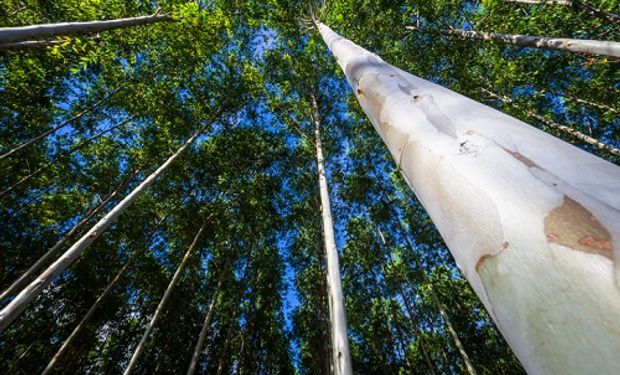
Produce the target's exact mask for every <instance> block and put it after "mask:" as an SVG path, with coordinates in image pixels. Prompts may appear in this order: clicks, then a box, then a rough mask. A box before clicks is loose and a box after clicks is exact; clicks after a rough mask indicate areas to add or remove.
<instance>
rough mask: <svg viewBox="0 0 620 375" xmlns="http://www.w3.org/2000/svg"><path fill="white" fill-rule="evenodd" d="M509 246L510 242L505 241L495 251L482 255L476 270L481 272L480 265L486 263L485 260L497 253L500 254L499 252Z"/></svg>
mask: <svg viewBox="0 0 620 375" xmlns="http://www.w3.org/2000/svg"><path fill="white" fill-rule="evenodd" d="M507 248H508V242H507V241H504V242H503V243H502V244H501V245H500V247H499V250H498V251H496V252H494V253H489V254H484V255H483V256H481V257H480V259H478V262H476V272H478V273H480V267H482V265H483V264H484V262H485V261H486V260H487V259H489V258H492V257H494V256H496V255H498V254H499V253H501V252H502V251H504V250H506V249H507Z"/></svg>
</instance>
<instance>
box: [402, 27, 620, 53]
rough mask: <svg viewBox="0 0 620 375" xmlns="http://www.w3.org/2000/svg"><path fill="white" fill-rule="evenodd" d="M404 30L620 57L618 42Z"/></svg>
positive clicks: (420, 29)
mask: <svg viewBox="0 0 620 375" xmlns="http://www.w3.org/2000/svg"><path fill="white" fill-rule="evenodd" d="M406 28H407V29H408V30H418V31H420V32H424V33H429V34H434V33H438V34H441V35H445V36H451V37H458V38H464V39H472V40H482V41H491V42H495V43H500V44H509V45H515V46H521V47H530V48H540V49H546V50H552V51H562V52H572V53H583V54H586V55H598V56H609V57H620V42H611V41H601V40H588V39H570V38H547V37H543V36H529V35H519V34H500V33H488V32H483V31H473V30H461V29H450V30H440V31H431V30H427V29H423V28H418V27H416V26H407V27H406Z"/></svg>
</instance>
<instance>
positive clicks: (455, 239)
mask: <svg viewBox="0 0 620 375" xmlns="http://www.w3.org/2000/svg"><path fill="white" fill-rule="evenodd" d="M317 28H318V29H319V31H320V32H321V35H322V36H323V38H324V39H325V43H326V44H327V45H328V46H329V48H330V50H331V51H332V52H333V53H334V55H335V56H337V57H338V63H339V65H340V66H341V68H342V69H343V71H344V72H345V74H346V76H347V80H348V82H349V85H350V86H351V87H352V88H353V90H354V91H355V93H356V96H357V98H358V100H359V102H360V104H361V105H362V108H363V109H364V110H365V112H366V114H367V115H368V116H369V118H370V119H371V121H372V123H373V125H374V126H375V128H376V129H377V131H378V132H379V134H380V135H381V136H382V138H383V139H384V141H385V142H386V144H387V145H388V148H389V149H390V151H391V152H392V155H393V157H394V158H395V160H396V161H397V162H398V165H399V167H400V168H401V169H402V170H403V172H404V175H405V176H406V178H407V181H408V183H409V184H410V186H411V187H412V189H413V190H414V191H415V192H416V194H417V196H418V197H419V198H420V200H421V201H422V202H423V204H424V205H425V207H426V208H427V210H428V211H429V214H430V216H431V218H433V220H434V222H435V224H436V225H437V227H438V229H439V231H440V232H441V233H442V235H443V237H444V238H445V240H446V243H447V244H448V247H449V248H450V249H451V251H452V253H453V255H454V257H455V259H456V260H457V262H459V264H460V265H461V267H462V269H463V271H464V273H465V275H466V277H468V279H469V281H470V283H471V284H472V286H473V287H474V290H476V293H477V294H478V296H479V297H480V298H481V300H482V301H483V303H484V304H485V306H486V307H487V310H488V311H489V312H490V314H491V315H492V316H493V318H494V319H495V320H496V322H497V323H498V324H499V326H500V327H501V328H502V330H503V333H504V334H505V335H506V337H507V340H508V342H509V343H510V344H511V346H512V347H513V349H514V350H515V352H516V354H517V356H518V357H519V358H520V360H521V361H522V363H523V364H524V366H525V368H526V369H527V370H530V371H534V372H535V371H541V369H543V368H547V369H548V368H553V369H556V370H557V371H563V370H565V371H569V368H570V369H571V370H570V371H574V370H575V369H577V368H579V369H581V371H586V372H587V371H589V370H590V371H596V370H600V371H611V370H612V369H614V368H616V366H617V364H615V363H614V361H613V359H612V358H613V354H612V353H613V352H614V351H616V350H617V349H618V347H620V341H618V340H616V339H615V338H614V337H613V335H610V333H609V331H608V330H607V329H606V328H604V327H606V326H608V325H609V324H613V323H612V322H611V321H610V320H609V315H608V314H612V315H613V314H620V306H619V305H617V304H616V302H614V301H616V300H617V299H615V298H610V296H611V295H615V294H616V293H617V289H616V286H615V281H614V267H613V261H612V257H613V255H612V254H613V251H614V250H613V245H612V233H616V232H617V231H619V230H620V228H619V227H618V226H617V225H616V223H617V222H619V220H618V213H617V206H618V202H615V198H614V194H613V193H612V190H610V189H613V188H612V187H611V186H617V185H618V183H620V170H618V168H617V167H615V166H613V165H612V164H610V163H608V162H605V161H603V160H601V159H598V158H596V157H593V156H591V155H589V154H587V153H585V152H583V151H581V150H578V149H576V148H574V147H571V146H569V145H567V144H565V143H563V142H561V141H560V140H557V139H555V138H553V137H551V136H548V135H546V134H544V133H542V132H539V131H536V130H533V129H531V128H528V127H527V126H526V125H525V124H523V123H521V122H519V121H517V120H514V119H512V118H510V117H508V116H504V115H500V114H498V113H497V112H495V111H493V110H491V109H489V108H488V107H485V106H483V105H480V104H478V103H476V102H474V101H471V100H469V99H467V98H465V97H462V96H460V95H458V94H456V93H454V92H451V91H449V90H446V89H444V88H441V87H439V86H437V85H434V84H432V83H430V82H428V81H425V80H422V79H420V78H418V77H415V76H413V75H411V74H408V73H406V72H404V71H401V70H399V69H397V68H395V67H393V66H391V65H389V64H387V63H385V62H383V61H382V60H381V59H380V58H379V57H377V56H376V55H374V54H371V53H370V52H368V51H366V50H364V49H362V48H361V47H359V46H357V45H355V44H353V43H352V42H350V41H348V40H346V39H344V38H342V37H340V36H339V35H337V34H336V33H334V32H333V31H332V30H331V29H329V28H328V27H327V26H325V25H323V24H321V23H317ZM454 111H456V112H454ZM464 111H465V112H464ZM457 112H458V113H459V115H458V116H455V113H457ZM463 113H466V114H468V115H465V116H464V115H463ZM468 116H471V119H472V121H473V120H474V119H475V121H474V122H472V121H469V120H468V118H470V117H468ZM412 119H418V121H417V122H415V124H419V125H416V126H414V127H412V126H411V121H412ZM485 121H486V122H485ZM493 122H501V123H502V125H503V126H502V127H501V129H500V128H498V127H490V126H488V125H485V124H486V123H488V124H492V123H493ZM558 154H561V155H563V158H562V159H558V158H557V155H558ZM463 158H465V159H463ZM488 158H491V159H489V160H488V162H490V163H492V164H493V165H494V166H495V168H494V169H493V170H489V169H488V168H485V167H484V165H486V164H485V163H486V160H487V159H488ZM498 160H501V162H499V161H498ZM563 160H570V164H571V166H570V167H569V166H568V165H563ZM457 165H458V168H457V167H456V166H457ZM575 166H578V167H577V168H576V167H575ZM455 168H456V169H455ZM498 168H500V169H498ZM575 169H582V170H584V171H585V170H588V172H589V173H595V174H596V175H597V176H598V177H597V180H598V181H601V183H599V184H597V185H595V186H592V184H590V183H584V182H583V180H582V178H581V174H579V173H577V174H575V173H572V172H570V171H574V170H575ZM456 170H458V171H459V172H458V173H456V172H454V171H456ZM507 180H510V181H513V183H511V184H510V185H507V184H506V183H505V181H507ZM439 181H441V184H439ZM517 181H520V183H516V182H517ZM524 181H530V182H531V183H534V184H536V185H537V186H540V188H539V189H540V190H539V191H538V192H533V191H532V190H531V188H529V187H527V186H529V185H528V184H524V183H523V182H524ZM602 181H604V182H602ZM586 185H587V187H586ZM500 186H501V188H500ZM593 190H595V191H596V198H595V197H594V196H593V195H592V193H593ZM463 196H467V197H469V198H468V200H467V201H464V200H463V199H461V198H462V197H463ZM455 197H460V198H459V199H456V198H455ZM474 202H475V203H474ZM470 205H471V206H470ZM482 212H485V213H484V214H482ZM510 213H512V215H515V216H514V218H515V219H519V220H520V219H521V218H522V217H523V215H524V213H527V215H528V216H530V215H531V219H529V220H530V221H531V220H536V222H537V223H538V224H536V225H529V226H528V227H527V228H524V227H523V226H520V225H518V224H517V223H518V222H519V220H516V221H514V220H511V219H509V218H510V215H511V214H510ZM472 215H475V217H476V218H478V219H476V220H474V219H473V216H472ZM500 217H501V218H502V219H501V220H500ZM483 218H484V219H483ZM463 226H466V227H467V228H469V229H468V230H463V229H462V228H463ZM474 233H475V234H474ZM543 250H544V251H543ZM550 254H554V256H555V257H561V258H562V260H563V261H562V262H561V263H559V264H558V263H557V261H556V260H554V258H553V257H552V256H551V255H550ZM585 262H587V264H588V266H585V265H584V263H585ZM545 269H546V270H547V271H546V272H544V273H543V271H542V270H545ZM594 269H596V272H595V271H593V270H594ZM502 270H510V272H506V271H502ZM517 270H519V271H517ZM549 270H553V272H550V271H549ZM602 270H604V271H603V272H602ZM575 273H577V274H579V275H583V276H580V277H579V280H578V281H577V280H575V278H574V276H573V275H574V274H575ZM522 274H523V275H528V276H527V277H523V275H522ZM569 275H571V276H570V278H569ZM541 277H542V279H544V281H543V280H541V279H540V278H541ZM567 278H568V279H570V280H572V281H573V282H572V283H571V284H569V285H570V288H568V289H567V285H566V281H567V280H568V279H567ZM543 284H544V286H541V285H543ZM514 295H518V296H520V297H521V298H520V299H519V300H518V301H517V299H516V298H514V297H513V296H514ZM551 296H555V298H560V299H561V300H562V301H564V303H565V304H564V305H561V306H558V305H556V304H555V303H554V302H553V301H554V299H552V298H551V299H550V297H551ZM584 301H592V302H593V303H594V304H595V305H596V306H599V307H600V306H602V305H604V306H606V309H605V310H606V311H607V313H606V314H605V315H601V313H600V310H599V309H598V308H596V309H589V308H585V307H584V306H585V305H584ZM594 301H596V302H594ZM564 306H567V307H566V308H565V307H564ZM568 306H570V307H568ZM580 306H581V307H580ZM578 307H580V308H578ZM541 309H543V310H542V311H543V313H541V314H539V312H540V311H541ZM517 311H518V312H517ZM534 312H536V314H537V315H536V319H535V321H536V324H534V325H532V324H531V319H529V318H528V317H532V318H533V316H532V314H534ZM563 321H564V322H568V321H571V322H572V324H571V325H570V326H568V325H567V324H563V323H562V322H563ZM556 325H557V328H556V327H555V326H556ZM586 332H587V335H588V336H589V337H591V342H596V343H598V345H599V347H598V350H597V352H598V353H599V357H598V358H597V360H596V361H583V360H581V359H579V357H580V355H581V354H580V353H583V352H584V348H581V347H580V346H579V345H575V344H574V342H573V340H570V338H571V337H578V336H581V335H583V334H586ZM542 342H545V343H547V344H546V345H547V346H545V348H547V349H546V350H545V349H541V347H540V346H539V345H536V344H532V343H542ZM549 342H553V345H548V343H549ZM567 342H571V344H569V346H568V347H567V346H566V343H567ZM534 348H537V349H534ZM558 353H561V354H562V355H558Z"/></svg>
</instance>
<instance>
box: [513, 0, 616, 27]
mask: <svg viewBox="0 0 620 375" xmlns="http://www.w3.org/2000/svg"><path fill="white" fill-rule="evenodd" d="M504 1H506V2H509V3H518V4H530V5H561V6H567V7H571V6H572V7H575V8H577V9H579V10H582V11H584V12H586V13H588V14H590V15H592V16H594V17H597V18H600V19H602V20H603V21H607V22H613V23H620V15H617V14H615V13H610V12H605V11H604V10H601V9H598V8H595V7H593V6H591V5H588V4H586V3H582V2H581V1H577V0H504Z"/></svg>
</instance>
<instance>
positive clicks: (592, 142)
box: [481, 88, 620, 156]
mask: <svg viewBox="0 0 620 375" xmlns="http://www.w3.org/2000/svg"><path fill="white" fill-rule="evenodd" d="M481 90H482V91H484V92H485V93H487V94H488V95H490V96H492V97H494V98H496V99H499V100H501V101H502V102H504V103H506V104H510V105H512V106H513V107H515V108H517V109H520V110H522V111H525V113H526V114H527V115H528V116H530V117H531V118H533V119H536V120H538V121H540V122H542V123H543V124H545V125H547V126H549V127H550V128H554V129H557V130H560V131H562V132H564V133H566V134H568V135H571V136H573V137H575V138H577V139H579V140H580V141H583V142H585V143H587V144H589V145H592V146H596V147H598V148H599V149H601V150H604V151H607V152H609V153H610V154H614V155H617V156H620V149H617V148H615V147H613V146H610V145H608V144H606V143H603V142H601V141H599V140H598V139H596V138H594V137H590V136H589V135H586V134H583V133H582V132H580V131H578V130H576V129H574V128H572V127H570V126H566V125H562V124H558V123H556V122H553V121H551V120H549V119H547V118H546V117H544V116H541V115H539V114H537V113H535V112H533V111H530V110H529V109H527V108H524V107H522V106H521V105H519V104H517V103H516V102H515V101H514V100H512V99H511V98H509V97H507V96H504V95H499V94H496V93H494V92H492V91H490V90H487V89H485V88H481Z"/></svg>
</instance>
